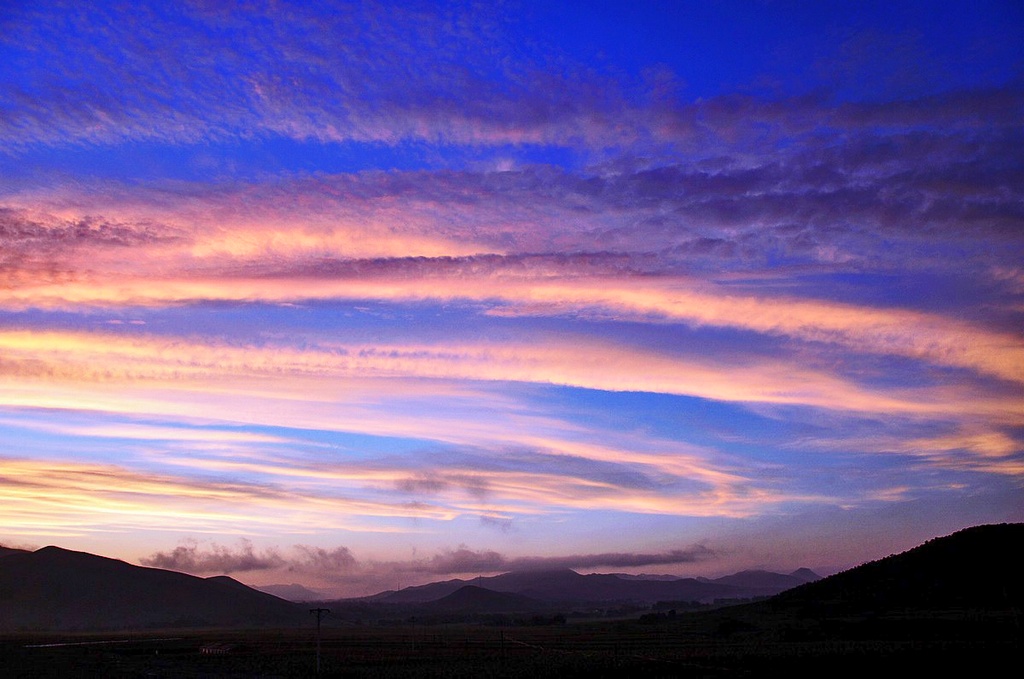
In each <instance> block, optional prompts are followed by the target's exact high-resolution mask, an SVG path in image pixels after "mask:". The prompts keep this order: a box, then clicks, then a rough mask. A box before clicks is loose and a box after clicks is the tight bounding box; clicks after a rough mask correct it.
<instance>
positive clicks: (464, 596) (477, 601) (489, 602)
mask: <svg viewBox="0 0 1024 679" xmlns="http://www.w3.org/2000/svg"><path fill="white" fill-rule="evenodd" d="M421 606H422V607H423V608H425V609H429V610H430V611H435V612H445V613H456V612H457V613H515V612H522V611H532V610H536V609H537V608H538V607H539V602H537V601H536V600H534V599H531V598H529V597H525V596H522V595H520V594H510V593H508V592H495V591H492V590H489V589H484V588H483V587H477V586H476V585H465V586H463V587H461V588H459V589H457V590H455V591H454V592H452V593H451V594H449V595H448V596H446V597H443V598H441V599H438V600H437V601H432V602H430V603H427V604H422V605H421Z"/></svg>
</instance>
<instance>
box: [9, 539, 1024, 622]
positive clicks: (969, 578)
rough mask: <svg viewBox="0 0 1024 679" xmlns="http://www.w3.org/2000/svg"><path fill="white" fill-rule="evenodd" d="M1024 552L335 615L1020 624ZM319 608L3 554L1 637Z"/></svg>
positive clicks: (983, 542)
mask: <svg viewBox="0 0 1024 679" xmlns="http://www.w3.org/2000/svg"><path fill="white" fill-rule="evenodd" d="M1022 543H1024V524H1001V525H992V526H978V527H975V528H969V529H965V530H963V531H960V532H958V533H954V534H953V535H950V536H946V537H943V538H936V539H934V540H930V541H928V542H926V543H925V544H923V545H921V546H919V547H916V548H914V549H911V550H909V551H907V552H904V553H902V554H899V555H895V556H890V557H887V558H885V559H881V560H879V561H874V562H870V563H867V564H864V565H862V566H858V567H857V568H853V569H851V570H849V571H845V572H843V573H839V574H837V575H834V576H831V577H828V578H825V579H818V578H817V576H816V575H815V574H814V573H812V572H810V571H807V570H806V569H801V570H798V571H795V572H793V573H790V574H780V573H770V572H766V571H744V572H741V573H736V574H733V575H729V576H725V577H722V578H716V579H705V578H700V579H697V578H676V579H666V577H665V576H653V577H640V576H622V575H612V574H590V575H581V574H579V573H577V572H575V571H572V570H569V569H563V570H549V571H524V572H512V573H505V574H502V575H496V576H492V577H480V578H474V579H472V580H468V581H467V580H448V581H445V582H436V583H431V584H428V585H422V586H417V587H407V588H405V589H402V590H399V591H389V592H382V593H380V594H377V595H375V596H372V597H365V598H362V599H358V600H346V601H337V602H327V605H328V606H331V607H334V606H338V607H339V608H340V607H343V606H346V605H347V606H357V607H359V608H360V610H363V611H367V612H368V613H370V614H372V615H373V616H375V618H372V619H376V617H380V616H381V615H384V614H387V613H388V612H389V611H390V612H392V613H395V612H397V613H398V614H400V615H401V614H404V613H406V612H408V611H410V610H413V611H415V613H416V614H417V615H420V614H425V615H432V614H437V615H446V614H453V613H457V614H468V615H472V614H490V613H506V612H533V611H548V612H550V611H552V610H553V607H557V606H564V607H570V606H578V605H581V604H582V605H590V604H598V605H601V604H608V603H613V602H627V603H633V604H648V605H649V604H653V603H655V602H666V601H667V602H672V601H709V600H713V599H732V600H735V599H739V598H750V597H762V596H771V598H770V599H768V600H767V601H763V602H761V603H760V604H756V606H757V609H756V610H757V611H759V613H758V614H759V615H775V614H785V615H790V616H791V615H793V614H794V613H795V614H797V615H799V616H801V617H804V618H813V617H821V616H828V615H832V616H834V615H847V614H855V615H860V614H864V613H865V612H870V613H871V614H872V615H878V614H883V613H884V612H885V611H901V612H902V613H900V614H901V615H903V614H904V613H905V612H906V611H926V612H927V611H944V610H950V609H958V610H963V609H983V610H1006V611H1009V613H1007V615H1012V616H1019V611H1020V609H1021V608H1022V607H1024V586H1022V580H1021V578H1020V573H1021V572H1024V557H1022V556H1021V554H1020V551H1019V549H1018V546H1019V545H1020V544H1022ZM307 609H308V606H305V605H300V604H296V603H292V602H289V601H285V600H283V599H280V598H278V597H276V596H272V595H271V594H267V593H264V592H260V591H257V590H255V589H252V588H250V587H247V586H246V585H244V584H242V583H240V582H238V581H237V580H234V579H232V578H230V577H227V576H216V577H210V578H200V577H195V576H191V575H186V574H184V573H177V572H174V571H167V570H161V569H156V568H143V567H140V566H134V565H131V564H128V563H125V562H123V561H118V560H116V559H109V558H106V557H101V556H96V555H92V554H87V553H84V552H75V551H70V550H66V549H61V548H59V547H52V546H51V547H44V548H42V549H39V550H36V551H26V550H18V549H11V548H6V547H0V632H7V633H9V632H16V631H20V630H51V631H56V630H113V629H146V628H150V629H152V628H174V627H222V628H228V627H293V626H295V625H296V624H297V622H299V621H303V620H306V619H307V618H308V610H307ZM339 612H340V611H339ZM1014 619H1016V618H1014Z"/></svg>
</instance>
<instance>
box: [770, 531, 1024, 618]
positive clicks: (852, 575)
mask: <svg viewBox="0 0 1024 679" xmlns="http://www.w3.org/2000/svg"><path fill="white" fill-rule="evenodd" d="M1021 545H1024V524H1020V523H1015V524H998V525H986V526H976V527H974V528H967V529H964V530H961V531H959V532H957V533H953V534H952V535H948V536H946V537H941V538H935V539H933V540H929V541H928V542H926V543H924V544H922V545H920V546H918V547H915V548H913V549H911V550H908V551H906V552H903V553H902V554H897V555H895V556H890V557H887V558H885V559H881V560H879V561H872V562H869V563H866V564H864V565H862V566H858V567H856V568H853V569H851V570H848V571H844V572H842V573H838V574H836V575H833V576H831V577H829V578H825V579H824V580H819V581H817V582H812V583H808V584H806V585H801V586H800V587H797V588H795V589H791V590H788V591H786V592H783V593H781V594H779V595H778V596H776V597H774V598H773V599H772V600H771V602H770V604H771V608H773V609H775V610H783V609H789V610H803V611H805V612H807V613H826V614H831V613H844V612H849V613H865V612H874V613H884V612H889V611H900V610H914V611H928V610H932V611H940V610H948V609H982V610H990V611H991V610H1008V611H1013V610H1016V611H1019V610H1020V609H1021V608H1022V607H1024V584H1022V583H1024V581H1022V579H1021V574H1022V573H1024V552H1022V551H1021V549H1020V547H1021Z"/></svg>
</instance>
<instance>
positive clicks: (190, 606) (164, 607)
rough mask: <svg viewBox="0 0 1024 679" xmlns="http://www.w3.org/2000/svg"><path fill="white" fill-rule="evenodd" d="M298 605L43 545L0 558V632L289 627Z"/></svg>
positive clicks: (223, 581) (232, 585) (222, 579)
mask: <svg viewBox="0 0 1024 679" xmlns="http://www.w3.org/2000/svg"><path fill="white" fill-rule="evenodd" d="M302 612H303V610H302V609H301V607H298V606H296V605H295V604H292V603H289V602H287V601H283V600H282V599H278V598H277V597H274V596H271V595H269V594H265V593H263V592H257V591H256V590H253V589H250V588H249V587H246V586H245V585H243V584H242V583H240V582H238V581H236V580H233V579H231V578H229V577H226V576H218V577H215V578H207V579H204V578H197V577H194V576H191V575H186V574H184V573H176V572H173V571H166V570H160V569H156V568H142V567H140V566H133V565H131V564H128V563H125V562H123V561H118V560H116V559H108V558H105V557H101V556H95V555H92V554H86V553H84V552H74V551H69V550H66V549H60V548H59V547H44V548H42V549H40V550H37V551H35V552H25V551H22V552H18V553H6V554H5V555H4V556H3V557H2V558H0V631H5V632H10V631H18V630H104V629H108V630H113V629H141V628H155V627H198V626H211V627H257V626H267V625H291V624H294V621H295V620H296V619H299V618H301V614H302Z"/></svg>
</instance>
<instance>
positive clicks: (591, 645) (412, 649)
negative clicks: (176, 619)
mask: <svg viewBox="0 0 1024 679" xmlns="http://www.w3.org/2000/svg"><path fill="white" fill-rule="evenodd" d="M742 611H743V609H742V608H738V609H735V612H732V611H731V609H723V610H721V611H717V612H714V613H705V614H692V615H680V616H678V617H674V618H671V619H665V618H663V619H660V620H655V621H653V622H652V621H650V620H648V621H646V622H645V623H642V622H640V621H637V620H631V621H601V622H575V623H569V624H565V625H553V626H518V627H494V626H483V625H448V626H442V625H433V626H419V625H411V624H402V625H393V626H376V625H353V626H344V627H324V629H323V631H322V638H321V676H327V677H395V678H398V677H510V678H511V677H531V678H534V679H535V678H537V677H554V676H557V677H588V678H596V677H620V676H621V677H635V676H644V677H675V676H685V677H731V676H761V675H764V674H768V673H772V674H774V673H787V674H789V675H791V676H819V675H820V674H821V673H822V672H829V671H834V670H837V669H842V670H843V671H844V672H845V673H849V672H868V671H880V672H885V673H886V674H891V673H892V672H894V671H897V670H900V671H902V670H904V669H905V670H907V671H911V670H913V671H916V672H921V671H933V672H939V673H940V674H942V675H948V674H950V673H952V672H969V671H973V672H977V671H982V672H984V671H986V670H987V669H990V668H991V669H993V670H994V668H996V667H998V666H999V665H1000V664H1001V663H1002V662H1009V661H1012V660H1013V659H1014V658H1017V657H1019V652H1020V650H1021V646H1020V636H1019V634H1017V633H1016V632H1015V629H1019V628H1014V626H1013V624H1012V621H997V622H999V623H1000V624H999V625H998V626H997V627H995V628H990V627H989V623H990V622H991V621H988V622H985V621H979V620H974V619H971V618H970V617H969V616H968V614H967V613H964V612H952V613H950V616H949V619H948V620H945V621H944V620H941V619H934V618H931V619H929V620H908V619H889V620H856V621H846V623H845V625H844V624H839V623H834V624H833V625H832V627H831V630H832V632H831V633H830V634H829V635H823V633H822V631H821V630H822V627H821V625H820V624H818V623H814V624H808V622H807V621H800V620H796V619H793V620H787V621H783V622H782V623H779V622H778V621H775V622H774V623H773V624H772V625H771V626H769V627H766V626H764V625H763V624H761V622H760V621H759V619H757V618H749V617H745V616H744V614H743V613H742ZM1007 622H1010V623H1011V624H1010V625H1007V624H1003V623H1007ZM837 624H839V626H838V627H837V626H836V625H837ZM991 632H996V633H994V634H993V633H991ZM315 635H316V633H315V629H314V627H313V626H312V623H309V624H305V625H303V626H302V627H296V628H293V629H278V630H249V631H244V630H243V631H238V630H186V631H181V630H162V631H147V632H145V633H133V634H124V633H122V634H117V633H107V634H105V635H96V634H81V635H69V634H63V635H53V634H22V635H13V636H12V635H8V636H6V637H4V638H0V675H3V676H5V677H76V676H95V677H104V678H111V679H113V678H117V677H167V678H170V677H211V678H213V677H309V676H315V674H316V640H315ZM52 644H61V645H52ZM204 646H210V647H213V648H215V649H218V650H221V651H224V652H223V653H221V654H203V653H201V648H202V647H204Z"/></svg>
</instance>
